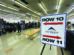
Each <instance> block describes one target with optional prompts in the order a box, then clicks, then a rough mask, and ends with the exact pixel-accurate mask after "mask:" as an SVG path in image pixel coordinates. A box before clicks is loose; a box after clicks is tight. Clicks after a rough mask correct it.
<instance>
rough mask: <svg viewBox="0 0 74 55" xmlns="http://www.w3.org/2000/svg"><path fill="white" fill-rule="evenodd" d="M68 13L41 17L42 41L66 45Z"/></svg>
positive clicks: (61, 45)
mask: <svg viewBox="0 0 74 55" xmlns="http://www.w3.org/2000/svg"><path fill="white" fill-rule="evenodd" d="M65 26H66V14H55V15H49V16H44V17H41V42H42V43H47V44H51V45H56V46H60V47H65V36H66V35H65V34H66V27H65Z"/></svg>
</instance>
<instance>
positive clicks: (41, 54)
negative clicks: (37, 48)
mask: <svg viewBox="0 0 74 55" xmlns="http://www.w3.org/2000/svg"><path fill="white" fill-rule="evenodd" d="M45 46H46V44H45V43H44V45H43V47H42V50H41V53H40V55H43V52H44V49H45ZM50 50H51V45H50ZM60 50H61V54H62V55H64V52H63V49H62V48H60Z"/></svg>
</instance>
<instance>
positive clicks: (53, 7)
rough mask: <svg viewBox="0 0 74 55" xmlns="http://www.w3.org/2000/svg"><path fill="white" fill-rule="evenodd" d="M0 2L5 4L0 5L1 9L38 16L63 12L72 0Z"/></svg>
mask: <svg viewBox="0 0 74 55" xmlns="http://www.w3.org/2000/svg"><path fill="white" fill-rule="evenodd" d="M0 4H3V5H5V6H6V7H4V6H2V5H0V9H2V10H10V11H12V12H14V13H23V14H31V15H33V16H36V17H40V16H42V15H48V14H53V13H64V12H65V11H66V10H67V9H68V8H69V7H70V6H71V5H72V4H74V0H0ZM40 5H41V6H42V7H41V6H40ZM11 8H12V9H11Z"/></svg>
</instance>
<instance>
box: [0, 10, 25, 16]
mask: <svg viewBox="0 0 74 55" xmlns="http://www.w3.org/2000/svg"><path fill="white" fill-rule="evenodd" d="M0 10H1V11H4V12H7V13H11V14H16V15H21V16H25V14H21V13H17V12H13V11H9V10H3V9H0Z"/></svg>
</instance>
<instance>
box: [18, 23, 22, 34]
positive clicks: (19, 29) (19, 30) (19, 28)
mask: <svg viewBox="0 0 74 55" xmlns="http://www.w3.org/2000/svg"><path fill="white" fill-rule="evenodd" d="M17 28H18V33H19V32H21V25H20V23H19V22H18V24H17Z"/></svg>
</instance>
